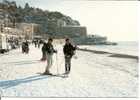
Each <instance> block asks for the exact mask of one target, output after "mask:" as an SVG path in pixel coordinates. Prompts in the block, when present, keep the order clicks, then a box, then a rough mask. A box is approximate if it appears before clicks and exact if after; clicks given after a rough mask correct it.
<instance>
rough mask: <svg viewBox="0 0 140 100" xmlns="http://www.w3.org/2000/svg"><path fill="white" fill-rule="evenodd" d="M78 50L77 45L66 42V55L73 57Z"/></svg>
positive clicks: (64, 49) (64, 50)
mask: <svg viewBox="0 0 140 100" xmlns="http://www.w3.org/2000/svg"><path fill="white" fill-rule="evenodd" d="M75 50H76V47H74V46H73V45H72V44H70V43H69V44H65V45H64V48H63V52H64V55H65V56H70V57H72V56H73V55H74V51H75Z"/></svg>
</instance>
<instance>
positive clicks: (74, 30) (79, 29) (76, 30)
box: [59, 25, 87, 38]
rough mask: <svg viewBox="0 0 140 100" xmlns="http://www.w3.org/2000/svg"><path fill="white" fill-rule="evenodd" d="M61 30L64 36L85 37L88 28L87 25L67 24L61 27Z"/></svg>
mask: <svg viewBox="0 0 140 100" xmlns="http://www.w3.org/2000/svg"><path fill="white" fill-rule="evenodd" d="M59 32H60V34H61V35H63V36H64V37H67V36H68V37H71V38H73V37H79V36H83V37H85V36H86V35H87V30H86V27H84V26H72V25H66V26H62V27H60V29H59Z"/></svg>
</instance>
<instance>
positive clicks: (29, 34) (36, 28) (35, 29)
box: [17, 23, 40, 39]
mask: <svg viewBox="0 0 140 100" xmlns="http://www.w3.org/2000/svg"><path fill="white" fill-rule="evenodd" d="M17 28H18V29H20V30H22V31H23V33H22V35H24V36H25V37H26V39H33V38H34V36H36V35H39V32H40V25H39V24H35V23H18V24H17Z"/></svg>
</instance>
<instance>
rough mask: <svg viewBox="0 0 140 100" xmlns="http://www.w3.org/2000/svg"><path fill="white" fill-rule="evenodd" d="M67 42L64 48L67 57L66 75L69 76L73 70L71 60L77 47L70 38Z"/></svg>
mask: <svg viewBox="0 0 140 100" xmlns="http://www.w3.org/2000/svg"><path fill="white" fill-rule="evenodd" d="M65 41H66V43H65V45H64V48H63V53H64V55H65V74H69V73H70V70H71V58H72V56H73V55H74V51H75V50H76V46H73V45H72V44H71V43H70V40H69V39H68V38H67V39H66V40H65Z"/></svg>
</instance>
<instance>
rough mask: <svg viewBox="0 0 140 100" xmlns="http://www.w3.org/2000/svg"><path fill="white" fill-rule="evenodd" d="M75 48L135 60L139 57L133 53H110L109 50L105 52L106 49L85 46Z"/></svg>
mask: <svg viewBox="0 0 140 100" xmlns="http://www.w3.org/2000/svg"><path fill="white" fill-rule="evenodd" d="M77 50H80V51H86V52H92V53H96V54H110V56H109V57H118V58H128V59H129V58H130V59H136V60H138V59H139V57H138V56H134V55H128V54H119V53H111V52H107V51H99V50H91V49H87V48H84V49H82V48H78V49H77Z"/></svg>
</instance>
